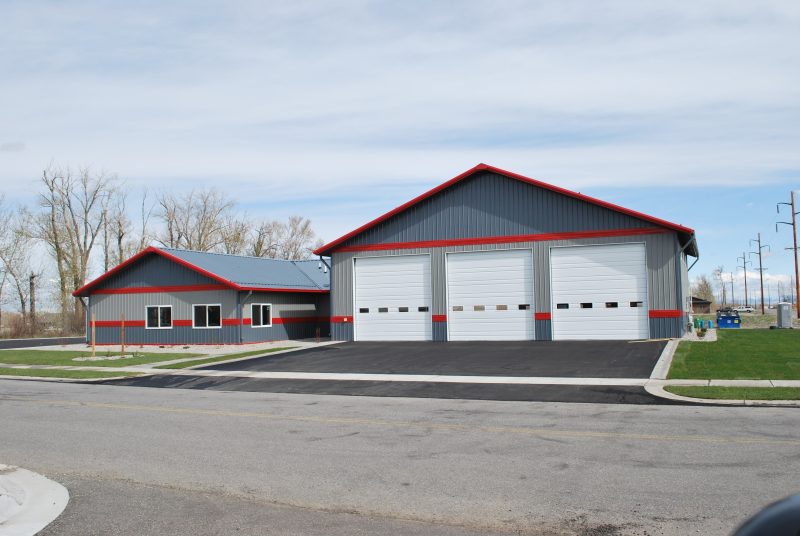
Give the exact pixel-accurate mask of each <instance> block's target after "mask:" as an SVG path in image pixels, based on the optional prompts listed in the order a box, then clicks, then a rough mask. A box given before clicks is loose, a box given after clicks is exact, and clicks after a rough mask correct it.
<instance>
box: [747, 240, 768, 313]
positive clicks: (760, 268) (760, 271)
mask: <svg viewBox="0 0 800 536" xmlns="http://www.w3.org/2000/svg"><path fill="white" fill-rule="evenodd" d="M753 242H755V243H756V244H758V251H751V252H750V254H751V255H758V278H759V279H760V280H761V314H762V315H763V314H765V311H764V264H763V262H762V261H761V252H762V250H763V249H764V248H767V249H769V250H770V251H772V248H770V247H769V245H768V244H764V245H763V246H762V245H761V233H758V238H751V239H750V245H751V246H752V245H753Z"/></svg>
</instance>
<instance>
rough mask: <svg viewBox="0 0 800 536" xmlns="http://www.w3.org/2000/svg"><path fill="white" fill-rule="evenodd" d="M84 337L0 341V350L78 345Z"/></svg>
mask: <svg viewBox="0 0 800 536" xmlns="http://www.w3.org/2000/svg"><path fill="white" fill-rule="evenodd" d="M85 341H86V337H44V338H40V339H0V350H11V349H14V348H33V347H35V346H54V345H59V344H80V343H82V342H85Z"/></svg>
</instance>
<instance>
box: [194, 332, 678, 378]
mask: <svg viewBox="0 0 800 536" xmlns="http://www.w3.org/2000/svg"><path fill="white" fill-rule="evenodd" d="M665 345H666V341H647V342H627V341H561V342H543V341H524V342H448V343H434V342H350V343H342V344H336V345H328V346H320V347H317V348H309V349H306V350H299V351H296V352H289V353H286V354H279V355H275V356H270V355H267V356H264V357H259V358H254V359H248V360H246V361H238V362H235V363H228V364H224V365H219V364H213V365H209V366H207V367H203V368H205V369H211V370H244V371H259V372H323V373H363V374H442V375H459V376H461V375H464V376H473V375H474V376H547V377H567V378H581V377H583V378H649V377H650V372H651V371H652V370H653V367H654V366H655V364H656V361H658V358H659V356H660V355H661V352H662V350H663V349H664V346H665Z"/></svg>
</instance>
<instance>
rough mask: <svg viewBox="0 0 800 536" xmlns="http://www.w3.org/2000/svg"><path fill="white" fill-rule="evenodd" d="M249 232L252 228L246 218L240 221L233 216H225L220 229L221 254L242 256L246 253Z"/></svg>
mask: <svg viewBox="0 0 800 536" xmlns="http://www.w3.org/2000/svg"><path fill="white" fill-rule="evenodd" d="M251 231H252V226H251V225H250V223H249V222H248V221H247V216H245V217H243V218H241V219H240V218H236V217H235V216H233V215H229V216H227V217H226V218H225V224H224V226H223V228H222V251H223V253H228V254H229V255H243V254H244V253H245V252H246V251H247V245H248V242H249V241H250V233H251Z"/></svg>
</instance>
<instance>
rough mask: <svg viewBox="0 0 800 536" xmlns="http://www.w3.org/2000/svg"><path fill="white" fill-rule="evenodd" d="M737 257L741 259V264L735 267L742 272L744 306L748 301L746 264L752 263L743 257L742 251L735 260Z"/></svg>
mask: <svg viewBox="0 0 800 536" xmlns="http://www.w3.org/2000/svg"><path fill="white" fill-rule="evenodd" d="M739 259H742V264H741V265H737V266H736V267H737V268H741V269H742V272H744V306H745V307H747V305H748V303H747V299H748V295H747V265H748V264H753V263H752V262H750V261H748V260H747V257H745V254H744V251H742V256H741V257H736V260H737V261H738V260H739Z"/></svg>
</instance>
